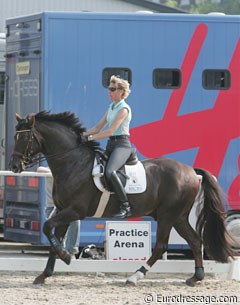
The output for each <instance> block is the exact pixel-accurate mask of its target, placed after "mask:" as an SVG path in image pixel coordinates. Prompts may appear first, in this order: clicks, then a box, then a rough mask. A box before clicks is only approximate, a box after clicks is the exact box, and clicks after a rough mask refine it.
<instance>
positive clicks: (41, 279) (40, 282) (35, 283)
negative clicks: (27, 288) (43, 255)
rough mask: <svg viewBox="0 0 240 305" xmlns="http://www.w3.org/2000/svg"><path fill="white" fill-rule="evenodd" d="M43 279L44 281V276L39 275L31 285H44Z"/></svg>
mask: <svg viewBox="0 0 240 305" xmlns="http://www.w3.org/2000/svg"><path fill="white" fill-rule="evenodd" d="M45 279H46V276H45V275H43V274H40V275H39V276H37V277H36V278H35V280H34V281H33V284H34V285H39V284H45Z"/></svg>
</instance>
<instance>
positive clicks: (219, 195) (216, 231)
mask: <svg viewBox="0 0 240 305" xmlns="http://www.w3.org/2000/svg"><path fill="white" fill-rule="evenodd" d="M194 170H195V172H196V173H197V174H198V175H201V176H202V177H203V179H202V189H203V207H202V210H201V212H200V214H199V216H198V219H197V226H196V228H197V233H198V234H199V235H200V236H201V238H202V240H203V245H204V248H205V250H206V253H207V255H208V256H209V257H210V258H213V259H214V260H216V261H218V262H221V263H226V262H227V261H228V257H229V256H230V257H233V255H234V252H233V250H232V248H231V244H230V240H231V238H230V236H229V235H228V233H227V231H226V228H225V216H226V211H225V206H224V202H225V200H224V195H223V191H222V189H221V188H220V186H219V184H218V183H217V180H216V178H215V177H213V176H212V175H211V174H210V173H209V172H208V171H205V170H202V169H198V168H196V169H194Z"/></svg>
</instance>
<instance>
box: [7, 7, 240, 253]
mask: <svg viewBox="0 0 240 305" xmlns="http://www.w3.org/2000/svg"><path fill="white" fill-rule="evenodd" d="M6 29H7V32H6V168H7V165H8V162H9V159H10V155H11V153H12V149H13V144H14V133H15V124H16V121H15V113H16V112H17V113H20V114H21V115H22V116H25V115H27V114H29V113H36V112H38V111H41V110H47V111H51V112H52V113H58V112H63V111H72V112H74V113H75V114H77V115H78V116H79V118H80V121H81V122H82V123H83V125H84V126H85V127H86V128H90V127H91V126H93V125H95V124H96V122H97V121H98V120H99V119H100V118H101V117H102V115H103V112H104V109H106V107H107V105H108V103H109V101H108V96H107V87H108V83H109V79H110V76H111V75H113V74H114V75H120V76H121V77H122V78H125V79H127V80H128V81H129V82H130V84H131V91H132V92H131V95H130V96H129V98H128V102H129V104H130V105H131V107H132V110H133V120H132V126H131V127H132V128H131V142H132V143H133V145H134V146H135V147H136V149H137V152H138V156H139V157H140V159H144V158H154V157H159V156H165V157H170V158H173V159H177V160H179V161H182V162H184V163H187V164H189V165H192V166H193V167H199V168H204V169H207V170H209V171H210V172H211V173H212V174H213V175H214V176H215V177H216V178H217V179H218V182H219V184H220V185H221V187H222V188H223V190H224V192H225V193H226V209H227V210H228V221H229V223H228V225H229V226H230V229H232V228H233V227H234V228H236V227H238V228H239V226H240V197H239V190H240V176H239V168H240V157H239V151H240V150H239V148H240V125H239V114H240V107H239V98H240V86H239V79H240V61H239V57H240V40H239V37H240V17H239V16H226V15H214V14H209V15H188V14H146V13H90V12H76V13H71V12H43V13H39V14H34V15H29V16H23V17H16V18H11V19H8V20H7V21H6ZM101 144H102V146H105V144H106V141H101ZM35 170H36V168H35ZM41 179H43V178H36V177H35V178H29V177H25V178H21V177H6V178H5V195H4V201H5V209H4V216H5V229H4V236H5V238H7V239H12V240H17V241H19V240H22V241H28V242H36V243H45V242H46V239H45V237H44V236H43V234H42V230H41V228H42V224H43V222H44V213H43V210H44V204H45V192H44V181H42V180H41ZM192 217H193V223H194V218H195V217H194V214H193V216H192ZM144 219H145V218H144ZM104 227H105V220H104V219H93V218H92V219H86V220H83V221H81V245H85V244H86V243H95V244H97V245H98V246H99V245H102V244H103V242H104ZM154 230H155V227H154V221H152V231H153V232H152V234H153V236H152V240H153V242H154V241H155V237H154V235H155V232H154ZM84 234H85V235H84ZM170 247H172V248H184V247H187V245H186V243H185V242H184V241H183V240H182V239H181V238H180V237H179V236H178V237H177V236H176V233H174V232H172V233H171V237H170Z"/></svg>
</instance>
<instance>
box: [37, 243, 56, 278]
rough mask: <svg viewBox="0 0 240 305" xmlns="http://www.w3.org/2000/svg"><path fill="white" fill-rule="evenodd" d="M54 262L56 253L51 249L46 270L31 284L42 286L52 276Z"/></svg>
mask: <svg viewBox="0 0 240 305" xmlns="http://www.w3.org/2000/svg"><path fill="white" fill-rule="evenodd" d="M55 262H56V251H55V250H54V249H53V248H52V247H51V249H50V252H49V257H48V261H47V265H46V268H45V269H44V271H43V272H42V273H41V274H40V275H39V276H37V277H36V278H35V280H34V282H33V284H44V283H45V279H46V278H47V277H50V276H52V274H53V271H54V266H55Z"/></svg>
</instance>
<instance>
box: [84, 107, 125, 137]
mask: <svg viewBox="0 0 240 305" xmlns="http://www.w3.org/2000/svg"><path fill="white" fill-rule="evenodd" d="M127 116H128V110H127V108H123V109H121V110H119V111H118V114H117V116H116V118H115V120H114V121H113V122H112V124H111V126H109V128H108V129H106V130H104V131H102V132H99V133H97V134H89V133H88V134H89V135H91V137H90V139H89V140H100V139H104V138H108V137H110V136H112V135H113V133H114V131H115V130H117V129H118V127H119V126H120V125H121V124H122V122H123V121H124V120H125V119H126V117H127Z"/></svg>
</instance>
